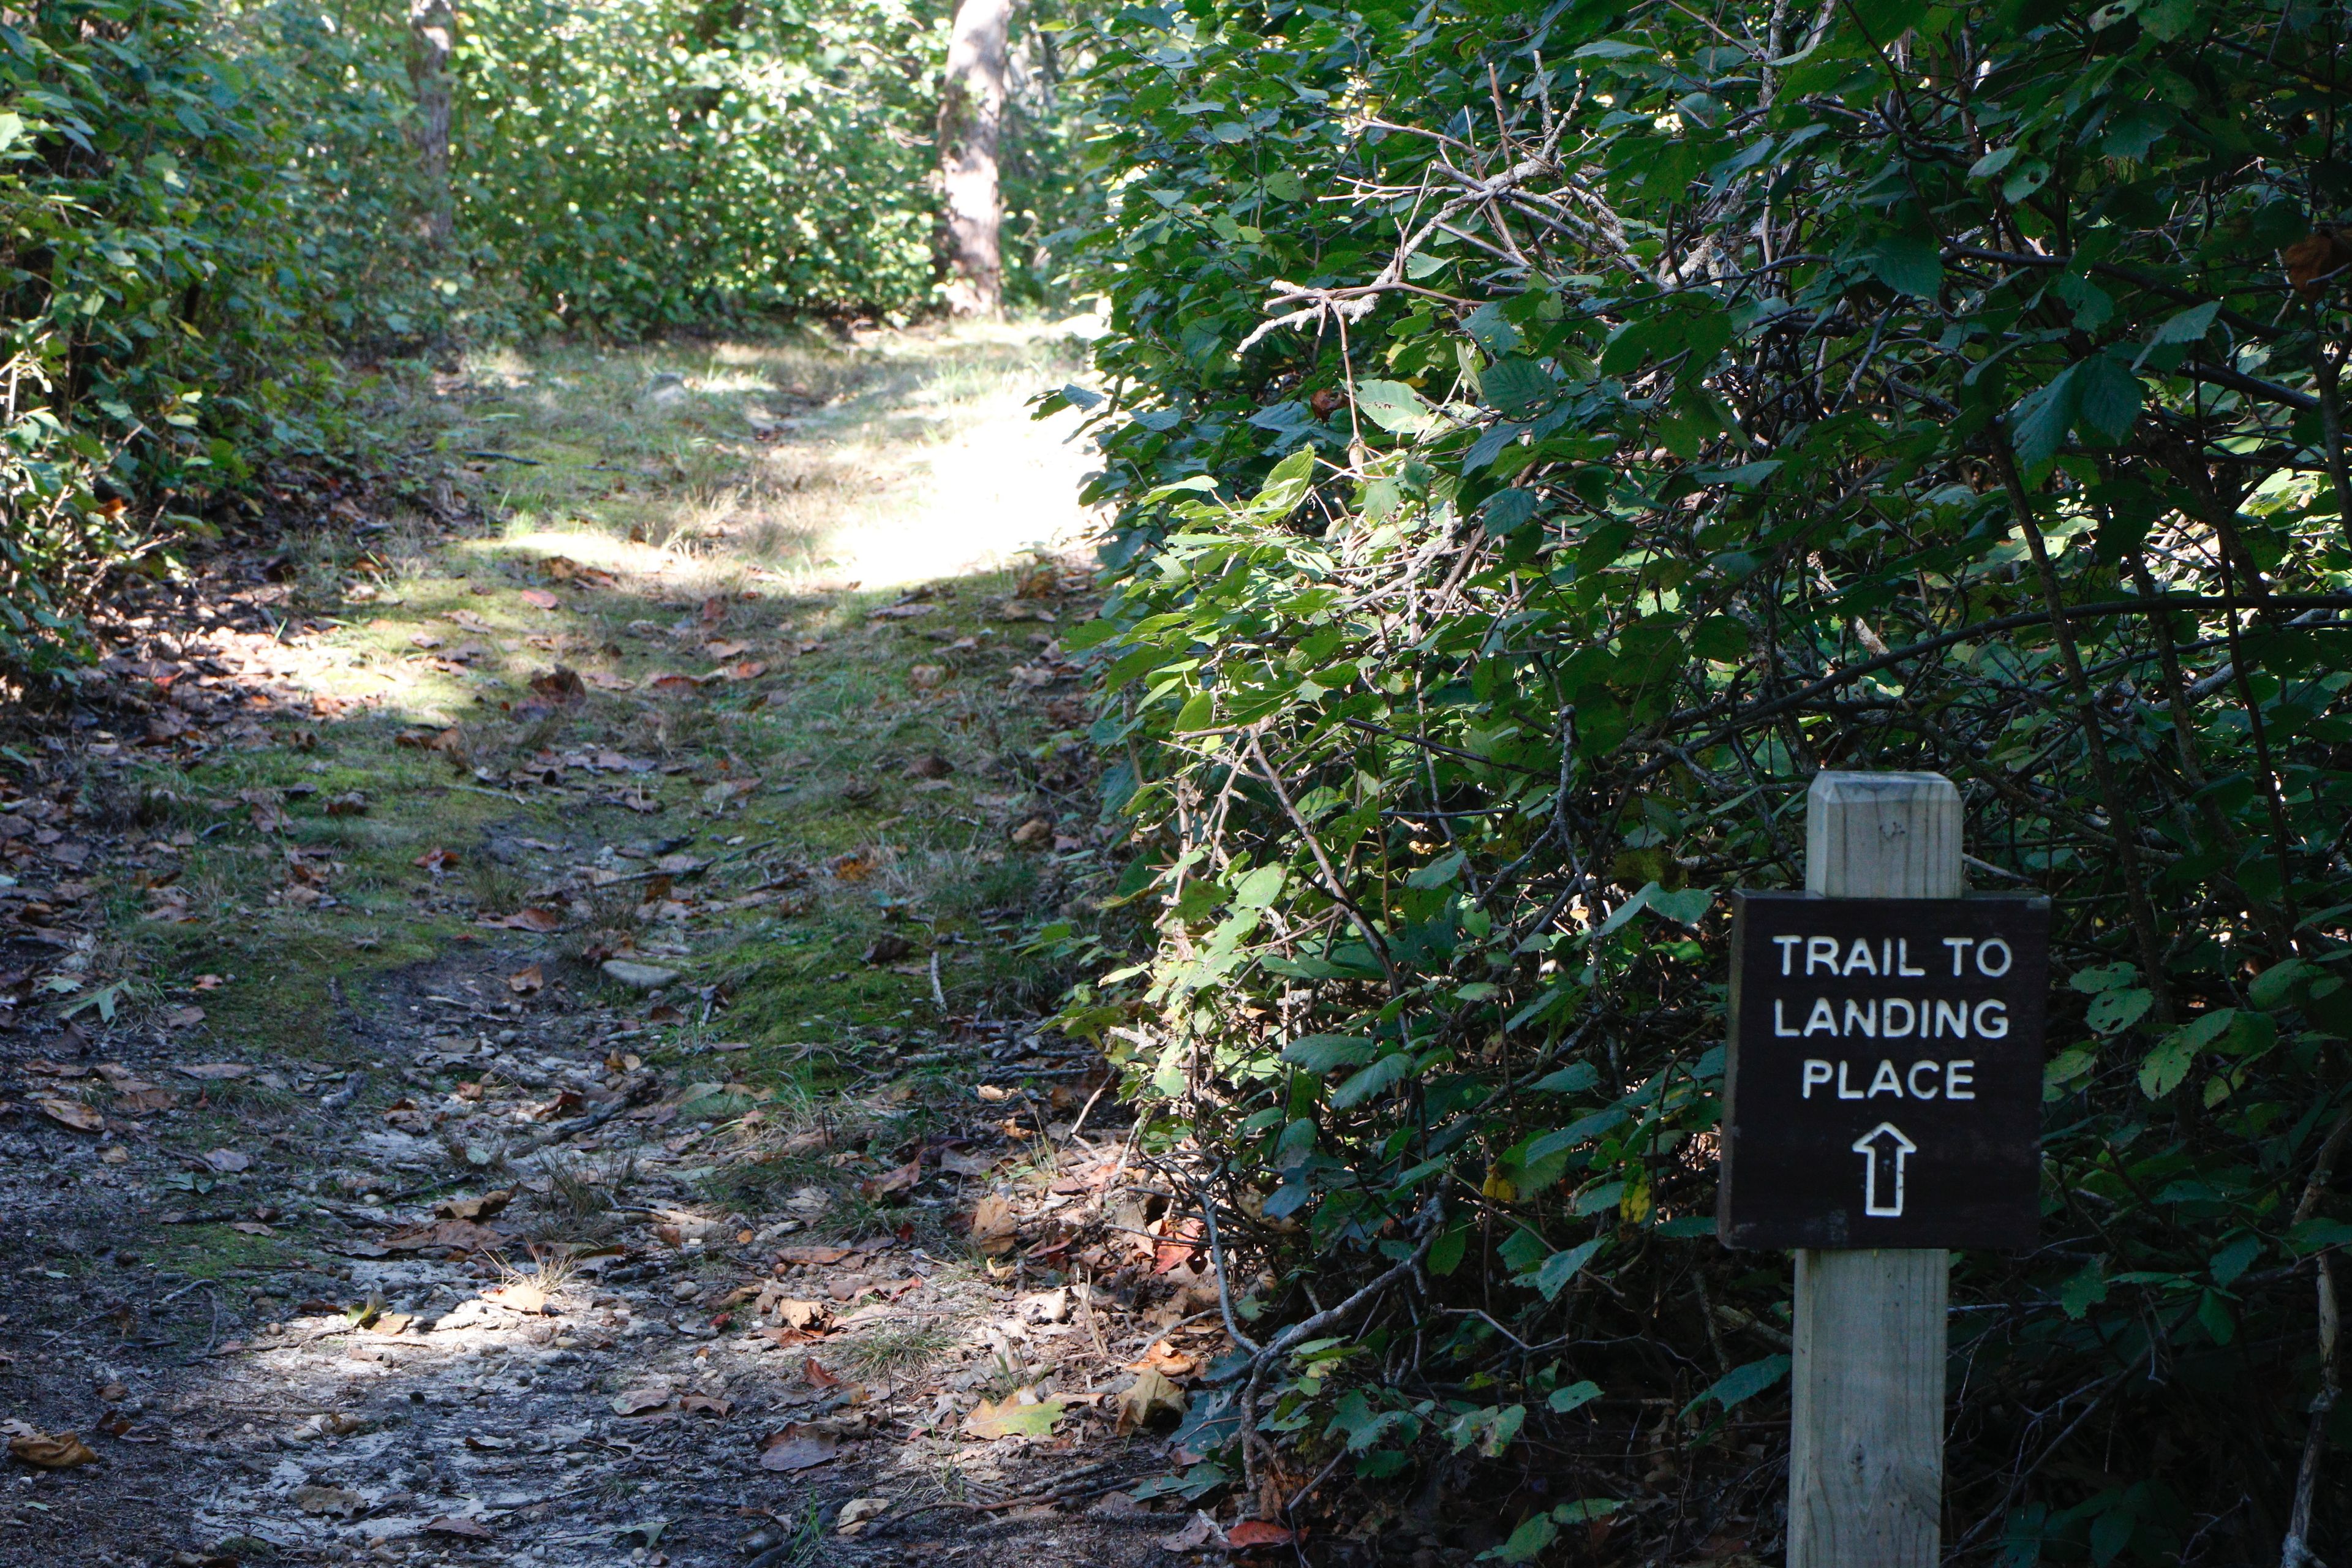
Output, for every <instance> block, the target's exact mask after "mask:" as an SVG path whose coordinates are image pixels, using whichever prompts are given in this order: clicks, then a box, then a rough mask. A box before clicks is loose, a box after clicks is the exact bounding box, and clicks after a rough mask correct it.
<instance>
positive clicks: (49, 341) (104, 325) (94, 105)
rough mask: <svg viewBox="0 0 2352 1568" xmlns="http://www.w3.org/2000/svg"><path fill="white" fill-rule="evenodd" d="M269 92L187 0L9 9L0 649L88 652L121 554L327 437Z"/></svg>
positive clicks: (56, 657)
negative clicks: (93, 599) (308, 349)
mask: <svg viewBox="0 0 2352 1568" xmlns="http://www.w3.org/2000/svg"><path fill="white" fill-rule="evenodd" d="M266 101H267V90H266V88H265V87H264V86H263V85H262V84H259V83H257V80H256V79H255V78H254V77H253V75H252V74H251V73H250V72H248V71H247V70H245V69H244V68H242V67H240V66H239V65H237V64H236V62H234V61H232V60H230V59H228V58H226V57H225V56H223V55H222V54H221V53H220V52H219V51H218V50H217V49H215V47H212V45H211V42H210V40H209V38H208V37H207V28H206V20H205V15H204V13H203V11H202V9H201V7H200V6H198V5H194V4H192V3H189V0H142V3H141V4H130V3H128V0H79V3H58V4H47V3H45V4H42V5H36V6H33V7H32V8H30V10H29V11H26V12H21V13H11V14H9V15H8V16H5V17H0V290H5V320H6V330H7V334H8V336H7V342H6V348H5V364H0V375H5V389H0V398H5V405H0V520H5V521H0V666H5V667H9V668H15V669H16V670H19V671H31V672H36V673H38V672H42V671H47V670H51V669H54V668H58V667H59V666H61V665H64V664H67V663H69V662H71V661H72V660H73V659H74V658H76V657H78V655H79V651H80V650H79V632H78V631H77V623H76V621H75V619H74V613H75V611H76V609H77V608H78V607H79V605H81V604H82V603H83V602H85V601H86V599H87V598H88V596H89V595H90V594H91V593H93V592H94V591H95V590H96V589H97V587H98V586H99V584H100V582H101V581H102V580H103V577H104V575H105V574H106V573H107V572H108V571H110V570H111V569H113V568H115V567H117V566H119V565H121V564H122V563H125V562H127V561H131V560H133V559H136V558H137V557H139V556H141V555H142V554H143V553H145V552H150V551H152V549H153V548H154V547H155V546H156V545H157V544H158V542H160V541H161V540H162V539H163V538H165V537H167V536H168V535H169V534H170V533H171V532H172V531H173V530H174V529H177V528H180V527H183V526H185V525H186V524H187V523H188V521H190V520H189V517H188V514H190V513H193V512H194V511H195V510H198V509H199V508H200V507H201V506H202V504H203V503H204V501H205V499H206V498H207V497H208V496H209V495H211V494H212V493H213V492H214V491H215V489H218V488H219V487H220V486H222V485H223V484H226V483H235V482H237V481H239V480H240V479H242V478H243V477H244V475H245V474H246V473H247V452H248V451H250V450H253V449H256V448H259V447H274V446H277V445H280V444H285V443H296V444H299V443H301V442H302V441H304V440H306V439H308V433H309V429H310V427H309V426H308V425H307V424H306V423H304V422H300V421H296V420H293V419H291V418H290V417H289V411H290V410H291V409H293V408H294V407H295V406H296V394H297V393H298V392H299V391H301V390H303V389H305V388H307V387H309V386H310V385H311V384H314V383H315V380H316V368H317V367H316V366H315V365H314V364H311V363H309V362H307V361H306V359H305V356H304V353H303V347H304V339H303V337H302V333H301V321H300V313H301V310H302V298H303V297H302V289H301V285H300V280H299V258H298V257H297V256H296V254H295V252H294V249H293V247H292V243H291V234H292V231H293V224H292V222H291V217H292V214H293V212H294V205H293V202H292V199H291V198H292V194H293V188H292V186H291V184H289V180H288V179H287V177H286V174H285V170H284V165H283V163H282V161H281V160H282V155H283V153H284V151H285V150H284V147H283V145H282V143H281V142H279V141H278V132H277V130H276V128H275V127H274V126H273V123H272V121H270V119H269V117H268V114H267V112H266ZM175 513H176V514H177V515H178V521H174V520H173V514H175Z"/></svg>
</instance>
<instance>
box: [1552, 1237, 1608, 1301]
mask: <svg viewBox="0 0 2352 1568" xmlns="http://www.w3.org/2000/svg"><path fill="white" fill-rule="evenodd" d="M1608 1245H1609V1238H1608V1237H1605V1236H1599V1237H1593V1238H1592V1239H1591V1241H1588V1242H1585V1243H1583V1244H1582V1245H1581V1246H1578V1247H1570V1248H1569V1249H1568V1250H1567V1251H1565V1252H1555V1253H1553V1254H1552V1255H1551V1256H1550V1257H1549V1258H1545V1259H1544V1263H1543V1267H1542V1268H1538V1269H1537V1270H1536V1273H1535V1279H1534V1284H1535V1288H1536V1289H1538V1290H1540V1291H1542V1292H1543V1299H1544V1300H1547V1301H1554V1300H1559V1293H1560V1292H1561V1291H1562V1290H1564V1289H1567V1288H1568V1282H1569V1281H1570V1280H1571V1279H1575V1278H1576V1277H1577V1276H1578V1275H1579V1274H1580V1273H1582V1272H1583V1271H1584V1266H1585V1265H1586V1264H1588V1263H1590V1262H1591V1261H1592V1260H1593V1258H1596V1257H1598V1256H1599V1255H1600V1252H1601V1248H1602V1247H1606V1246H1608Z"/></svg>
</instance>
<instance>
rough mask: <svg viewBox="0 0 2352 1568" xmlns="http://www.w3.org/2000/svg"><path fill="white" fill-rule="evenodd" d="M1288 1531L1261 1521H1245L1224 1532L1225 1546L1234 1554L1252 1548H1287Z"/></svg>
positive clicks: (1288, 1541)
mask: <svg viewBox="0 0 2352 1568" xmlns="http://www.w3.org/2000/svg"><path fill="white" fill-rule="evenodd" d="M1289 1544H1290V1531H1286V1530H1285V1529H1283V1528H1282V1526H1280V1525H1278V1524H1270V1523H1268V1522H1267V1521H1265V1520H1262V1519H1245V1520H1243V1521H1241V1522H1240V1523H1238V1524H1236V1525H1234V1527H1233V1528H1232V1529H1231V1530H1228V1531H1225V1545H1226V1547H1227V1548H1228V1549H1229V1550H1232V1551H1234V1552H1246V1551H1248V1550H1249V1549H1250V1548H1252V1547H1254V1546H1287V1545H1289Z"/></svg>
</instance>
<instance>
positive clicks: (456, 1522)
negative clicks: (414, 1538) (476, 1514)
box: [425, 1513, 490, 1541]
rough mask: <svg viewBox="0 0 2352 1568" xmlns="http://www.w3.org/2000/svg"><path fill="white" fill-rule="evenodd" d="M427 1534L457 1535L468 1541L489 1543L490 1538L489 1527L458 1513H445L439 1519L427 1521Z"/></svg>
mask: <svg viewBox="0 0 2352 1568" xmlns="http://www.w3.org/2000/svg"><path fill="white" fill-rule="evenodd" d="M425 1534H427V1535H455V1536H458V1537H460V1538H462V1539H464V1540H467V1541H488V1539H489V1538H490V1530H489V1526H488V1525H486V1524H484V1523H483V1522H482V1521H480V1520H478V1519H467V1517H465V1516H464V1515H463V1514H457V1513H445V1514H443V1515H442V1516H441V1517H440V1518H438V1519H435V1520H428V1521H425Z"/></svg>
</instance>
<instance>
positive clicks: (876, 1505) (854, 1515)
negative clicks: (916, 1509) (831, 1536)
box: [833, 1497, 890, 1535]
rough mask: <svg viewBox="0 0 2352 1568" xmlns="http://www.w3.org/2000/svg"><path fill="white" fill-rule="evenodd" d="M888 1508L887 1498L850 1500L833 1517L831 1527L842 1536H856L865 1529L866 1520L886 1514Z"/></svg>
mask: <svg viewBox="0 0 2352 1568" xmlns="http://www.w3.org/2000/svg"><path fill="white" fill-rule="evenodd" d="M889 1508H890V1500H889V1499H887V1498H878V1497H856V1498H851V1499H850V1500H848V1501H847V1502H845V1503H843V1504H842V1505H841V1511H840V1512H839V1513H837V1514H835V1515H834V1516H833V1527H834V1529H835V1531H838V1532H839V1533H841V1534H843V1535H856V1533H857V1532H858V1531H861V1530H864V1529H865V1528H866V1521H868V1520H871V1519H874V1518H876V1517H877V1516H879V1515H881V1514H883V1513H886V1512H887V1511H888V1510H889Z"/></svg>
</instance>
